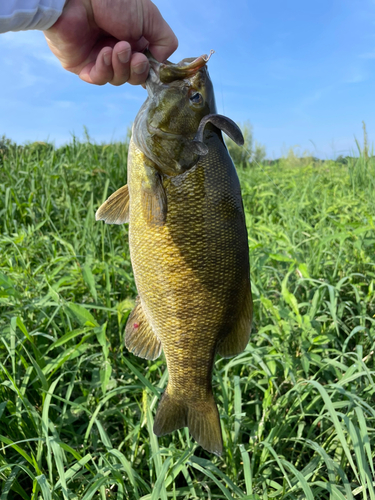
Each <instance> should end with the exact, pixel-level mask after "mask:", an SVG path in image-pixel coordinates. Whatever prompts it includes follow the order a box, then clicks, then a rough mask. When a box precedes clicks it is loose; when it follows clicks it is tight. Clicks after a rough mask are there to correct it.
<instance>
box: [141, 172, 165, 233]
mask: <svg viewBox="0 0 375 500" xmlns="http://www.w3.org/2000/svg"><path fill="white" fill-rule="evenodd" d="M142 209H143V213H144V216H145V219H146V220H147V222H148V223H149V224H155V225H158V226H162V225H163V224H164V223H165V221H166V218H167V195H166V192H165V189H164V186H163V182H162V179H161V176H160V174H159V173H158V172H157V171H156V170H155V169H148V172H147V176H146V177H145V179H144V180H143V181H142Z"/></svg>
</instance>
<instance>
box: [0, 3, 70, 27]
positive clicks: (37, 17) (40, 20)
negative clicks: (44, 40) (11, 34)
mask: <svg viewBox="0 0 375 500" xmlns="http://www.w3.org/2000/svg"><path fill="white" fill-rule="evenodd" d="M65 1H66V0H1V1H0V33H5V32H7V31H23V30H46V29H48V28H50V27H51V26H52V25H53V24H55V22H56V21H57V19H58V18H59V17H60V15H61V12H62V10H63V7H64V4H65Z"/></svg>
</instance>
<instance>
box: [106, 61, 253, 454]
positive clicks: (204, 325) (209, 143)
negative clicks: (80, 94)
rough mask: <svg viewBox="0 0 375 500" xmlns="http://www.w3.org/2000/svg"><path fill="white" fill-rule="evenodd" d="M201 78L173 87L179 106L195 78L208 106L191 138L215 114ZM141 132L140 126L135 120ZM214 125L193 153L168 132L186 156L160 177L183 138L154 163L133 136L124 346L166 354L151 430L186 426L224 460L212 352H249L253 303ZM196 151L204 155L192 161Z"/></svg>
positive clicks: (226, 161)
mask: <svg viewBox="0 0 375 500" xmlns="http://www.w3.org/2000/svg"><path fill="white" fill-rule="evenodd" d="M196 61H197V60H196ZM195 64H196V63H195ZM197 71H198V72H200V74H198V75H196V74H194V73H193V75H192V77H190V78H188V79H185V80H187V85H188V89H186V87H184V89H183V90H181V88H180V86H178V85H177V86H176V87H175V88H173V90H172V92H174V93H175V92H176V89H177V91H180V92H181V95H182V96H183V98H182V100H181V102H182V104H180V106H182V105H184V106H189V100H188V99H189V97H187V102H186V103H185V94H186V96H189V95H191V94H192V92H195V91H196V90H197V88H196V87H197V84H196V82H197V79H198V80H199V81H200V88H199V90H200V94H201V95H202V96H203V100H204V101H205V104H207V101H209V102H210V105H209V106H206V108H207V109H203V116H201V114H200V113H198V116H197V119H196V124H195V125H194V123H192V124H190V125H189V126H187V127H186V128H187V129H189V127H190V128H191V129H192V131H193V132H194V134H196V132H197V130H198V128H199V124H200V123H202V118H203V117H205V116H207V115H210V116H214V114H213V113H212V112H215V109H214V98H213V93H212V95H208V96H207V95H205V89H206V88H207V87H208V88H210V82H209V83H207V79H208V74H207V70H206V68H205V67H204V66H203V67H200V68H198V70H197ZM189 76H190V75H189ZM202 82H203V83H202ZM173 83H174V81H172V83H171V85H173ZM163 85H164V87H166V88H165V89H164V91H165V93H166V95H168V86H166V85H165V84H163ZM189 85H190V87H189ZM192 86H193V87H194V88H193V91H192V90H191V87H192ZM148 90H149V89H148ZM154 92H155V91H154ZM206 93H207V92H206ZM193 95H194V94H193ZM164 98H165V96H164ZM195 100H196V98H195ZM177 101H178V99H177ZM177 108H178V106H177ZM141 111H142V110H141ZM146 112H147V111H142V113H143V115H144V116H147V115H145V113H146ZM142 113H141V114H142ZM156 113H157V111H156V112H155V111H154V114H153V116H155V114H156ZM151 115H152V113H151ZM144 116H143V118H142V117H141V118H142V119H144ZM215 116H220V115H215ZM220 120H221V121H220ZM223 120H224V121H223ZM226 120H227V119H225V118H224V117H221V118H220V119H218V118H215V117H214V118H212V120H210V121H213V122H214V123H216V125H217V126H220V128H223V129H224V130H227V129H228V128H230V127H232V126H233V123H230V121H228V122H226ZM185 121H186V119H185ZM228 123H229V125H228ZM137 126H138V127H140V128H141V126H140V121H138V122H137V121H136V122H135V125H134V128H136V127H137ZM217 126H213V125H212V124H209V125H207V126H206V123H203V126H202V127H201V129H200V132H199V134H198V135H195V145H193V147H192V148H191V147H190V146H189V144H190V143H191V142H192V141H193V140H194V135H192V133H191V132H190V130H189V132H188V133H187V134H185V135H184V124H183V123H182V124H181V123H180V124H179V127H178V130H176V129H174V130H173V132H171V131H170V129H169V131H168V132H166V131H165V130H164V134H171V135H172V133H174V134H176V133H178V135H182V136H184V140H185V141H186V142H185V145H184V147H183V148H182V149H181V147H180V146H178V145H177V148H176V149H177V150H178V151H177V153H175V155H174V160H175V161H176V159H177V162H178V165H176V166H175V171H174V170H173V168H174V167H173V162H171V157H172V159H173V155H172V156H171V157H169V158H167V159H166V164H167V166H166V168H165V170H167V171H168V172H169V174H165V173H164V169H163V157H162V153H163V150H165V148H167V149H168V148H170V150H171V151H173V143H174V142H176V141H178V140H179V137H178V136H175V137H173V136H171V137H167V136H165V135H163V137H162V140H166V141H170V143H169V142H167V145H165V144H160V142H159V143H158V144H157V148H156V150H157V149H158V148H160V154H159V156H158V157H157V160H158V164H156V163H155V161H154V160H155V156H154V158H150V156H152V155H151V154H147V153H148V150H149V148H150V147H152V142H149V144H148V145H147V144H146V147H145V143H146V141H147V140H150V137H147V138H146V139H145V138H144V137H143V138H141V139H140V134H139V130H138V131H135V130H134V131H133V139H132V140H131V143H130V148H129V158H128V192H129V200H128V205H129V246H130V253H131V261H132V265H133V271H134V276H135V280H136V284H137V289H138V293H139V298H138V300H137V305H136V308H135V309H134V310H133V312H132V313H131V315H130V317H129V320H128V324H127V327H126V340H125V341H126V345H127V346H128V348H129V349H130V350H131V351H132V352H134V353H135V354H137V355H139V356H141V357H145V358H148V359H155V358H156V357H158V355H159V354H160V352H161V348H162V349H163V350H164V353H165V357H166V360H167V365H168V371H169V382H168V386H167V389H166V391H165V392H164V394H163V397H162V400H161V402H160V404H159V408H158V411H157V415H156V417H155V426H154V431H155V433H156V434H157V435H163V434H167V433H169V432H171V431H173V430H175V429H178V428H180V427H184V426H188V427H189V429H190V431H191V433H192V435H193V437H194V438H195V439H196V440H197V441H198V443H199V444H201V445H202V446H203V447H204V448H205V449H207V450H209V451H211V452H214V453H217V454H220V453H221V450H222V438H221V429H220V422H219V415H218V411H217V407H216V404H215V401H214V399H213V394H212V384H211V379H212V369H213V363H214V358H215V355H216V353H217V352H218V353H220V354H222V355H223V356H228V357H229V356H233V355H235V354H238V353H239V352H241V351H242V350H243V349H244V348H245V346H246V344H247V342H248V338H249V334H250V327H251V316H252V301H251V290H250V279H249V257H248V242H247V232H246V226H245V217H244V212H243V205H242V199H241V191H240V185H239V181H238V177H237V174H236V171H235V168H234V166H233V163H232V161H231V159H230V156H229V155H228V151H227V149H226V147H225V145H224V142H223V139H222V136H221V131H220V130H219V129H218V128H217ZM152 130H153V132H154V129H152ZM143 132H144V131H143ZM149 133H150V128H149V127H146V134H149ZM229 133H232V135H233V134H234V135H235V133H236V131H235V130H234V129H233V130H229ZM154 140H156V141H160V137H156V138H155V137H154ZM150 144H151V146H150ZM205 149H206V151H205ZM197 151H198V152H199V151H200V152H201V153H202V154H199V155H198V156H197ZM203 153H204V154H203ZM154 154H155V150H154ZM156 154H158V153H156ZM196 156H197V158H196V159H195V160H194V158H195V157H196ZM196 160H197V161H196ZM190 162H192V163H194V162H195V163H194V164H193V166H191V165H190ZM181 165H182V166H181ZM186 165H188V166H186ZM108 201H109V200H108ZM99 218H101V217H99ZM103 218H104V217H103Z"/></svg>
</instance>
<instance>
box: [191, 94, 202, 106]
mask: <svg viewBox="0 0 375 500" xmlns="http://www.w3.org/2000/svg"><path fill="white" fill-rule="evenodd" d="M190 102H192V103H193V104H202V102H203V97H202V94H200V93H199V92H194V94H192V95H191V96H190Z"/></svg>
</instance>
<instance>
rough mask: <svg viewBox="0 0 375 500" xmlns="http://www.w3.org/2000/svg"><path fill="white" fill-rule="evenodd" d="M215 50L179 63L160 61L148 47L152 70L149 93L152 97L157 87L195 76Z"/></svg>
mask: <svg viewBox="0 0 375 500" xmlns="http://www.w3.org/2000/svg"><path fill="white" fill-rule="evenodd" d="M214 52H215V51H214V50H211V51H210V53H209V54H208V55H207V54H203V55H202V56H199V57H196V58H188V59H183V60H182V61H180V62H179V63H178V64H173V63H171V62H169V61H166V62H165V63H160V62H159V61H157V60H156V59H155V58H154V57H153V55H152V54H151V52H150V51H149V50H148V49H147V50H146V52H145V55H146V56H147V58H148V60H149V63H150V71H149V75H148V78H147V80H146V90H147V93H148V95H149V96H150V97H152V96H153V95H154V92H155V88H156V87H160V86H162V85H166V84H168V83H171V82H174V81H176V80H184V79H185V78H191V77H193V76H194V75H195V74H196V73H197V72H198V71H199V70H200V69H202V68H203V67H205V66H206V64H207V62H208V61H209V59H210V58H211V56H212V54H213V53H214Z"/></svg>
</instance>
